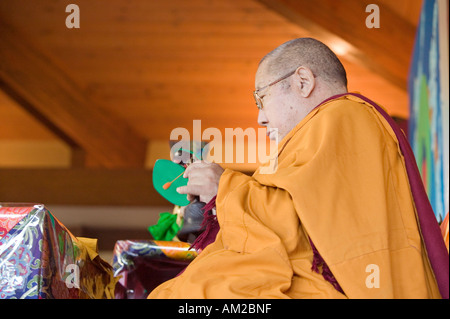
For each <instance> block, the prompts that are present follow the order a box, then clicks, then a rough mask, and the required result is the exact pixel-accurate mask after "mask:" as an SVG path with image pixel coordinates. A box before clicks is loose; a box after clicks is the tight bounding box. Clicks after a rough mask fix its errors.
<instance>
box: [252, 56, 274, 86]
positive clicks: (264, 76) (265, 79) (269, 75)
mask: <svg viewBox="0 0 450 319" xmlns="http://www.w3.org/2000/svg"><path fill="white" fill-rule="evenodd" d="M274 77H275V76H274V74H273V72H271V68H270V66H269V63H268V61H267V60H264V61H263V62H261V64H260V65H259V67H258V70H257V71H256V75H255V89H260V88H262V87H264V86H266V85H267V84H269V83H270V82H271V81H273V79H274Z"/></svg>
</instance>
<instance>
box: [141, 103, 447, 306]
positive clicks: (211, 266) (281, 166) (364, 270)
mask: <svg viewBox="0 0 450 319" xmlns="http://www.w3.org/2000/svg"><path fill="white" fill-rule="evenodd" d="M271 165H274V166H273V167H272V169H273V172H272V173H270V174H269V173H267V172H270V170H269V171H267V170H266V171H264V173H265V174H263V170H262V168H261V169H259V170H257V171H256V172H255V174H254V175H253V176H247V175H244V174H242V173H239V172H234V171H231V170H226V171H225V172H224V174H223V175H222V177H221V180H220V184H219V192H218V194H217V199H216V205H217V218H218V222H219V225H220V231H219V232H218V234H217V237H216V240H215V242H214V243H212V244H210V245H209V246H207V247H206V249H205V250H204V251H203V252H201V253H200V255H199V256H198V257H197V258H196V259H195V260H194V261H193V262H192V263H191V264H190V265H189V266H188V267H187V268H186V270H185V271H184V272H183V273H182V274H181V275H180V276H178V277H176V278H174V279H172V280H169V281H168V282H166V283H163V284H162V285H160V286H159V287H157V288H156V289H155V290H154V291H153V292H152V293H151V294H150V295H149V298H439V297H440V294H439V290H438V287H437V283H436V279H435V277H434V274H433V271H432V269H431V267H430V262H429V260H428V257H427V250H426V249H425V248H424V243H423V238H422V236H421V234H420V229H419V227H418V222H417V213H416V210H415V206H414V201H413V198H412V195H411V190H410V188H409V184H408V177H407V173H406V170H405V163H404V160H403V157H402V154H401V152H400V150H399V145H398V141H397V139H396V138H395V134H394V133H393V132H392V130H391V128H390V126H389V125H388V123H386V121H385V120H384V119H383V118H382V117H381V116H380V114H379V113H378V112H377V111H376V110H375V109H374V108H373V106H371V105H370V104H368V103H365V102H364V101H363V100H360V99H358V98H356V97H354V96H343V97H340V98H337V99H332V100H330V101H328V102H325V103H323V104H321V105H320V106H319V107H317V108H316V109H315V110H313V111H312V112H311V113H310V114H309V115H308V116H307V117H306V118H305V119H304V120H302V121H301V122H300V123H299V124H298V125H297V126H296V127H295V128H294V129H293V130H292V131H291V132H290V133H289V134H288V135H287V136H286V137H285V138H284V139H283V140H282V141H281V142H280V144H279V147H278V153H277V156H276V161H272V162H271ZM310 240H311V241H312V242H313V243H314V245H315V247H316V248H317V250H318V251H319V253H320V255H321V256H322V258H323V259H324V260H325V262H326V263H327V265H328V266H329V268H330V269H331V271H332V273H333V275H334V277H335V278H336V279H337V281H338V283H339V285H340V286H341V288H342V289H343V291H344V294H341V293H340V292H338V291H337V290H336V289H335V288H334V287H333V286H332V285H331V284H330V283H329V282H327V281H325V280H324V279H323V277H322V275H321V274H317V273H315V272H313V271H312V270H311V266H312V260H313V253H312V249H311V246H310Z"/></svg>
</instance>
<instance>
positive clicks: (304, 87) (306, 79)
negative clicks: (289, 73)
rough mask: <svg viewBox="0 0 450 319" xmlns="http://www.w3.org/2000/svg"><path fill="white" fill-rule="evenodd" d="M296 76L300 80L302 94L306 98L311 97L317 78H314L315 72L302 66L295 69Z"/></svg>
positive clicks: (299, 85) (299, 86)
mask: <svg viewBox="0 0 450 319" xmlns="http://www.w3.org/2000/svg"><path fill="white" fill-rule="evenodd" d="M295 76H296V78H297V81H298V88H299V90H300V94H301V95H302V96H303V97H304V98H307V97H309V96H310V95H311V93H312V91H313V90H314V88H315V86H316V79H315V78H314V74H313V73H312V71H311V70H310V69H309V68H307V67H304V66H300V67H298V69H297V70H296V71H295Z"/></svg>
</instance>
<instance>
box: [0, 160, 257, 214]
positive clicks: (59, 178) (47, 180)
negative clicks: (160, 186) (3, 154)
mask: <svg viewBox="0 0 450 319" xmlns="http://www.w3.org/2000/svg"><path fill="white" fill-rule="evenodd" d="M242 172H243V173H245V174H248V175H251V174H252V173H253V172H250V171H245V170H242ZM0 202H13V203H18V202H26V203H41V204H44V205H78V206H80V205H84V206H134V207H137V206H169V207H171V206H172V207H173V204H171V203H170V202H168V201H167V200H166V199H164V198H163V197H162V196H161V195H160V194H159V193H158V192H157V191H156V190H155V188H154V187H153V182H152V171H151V170H149V169H114V170H112V169H90V168H71V169H59V168H58V169H51V168H50V169H47V168H45V169H0Z"/></svg>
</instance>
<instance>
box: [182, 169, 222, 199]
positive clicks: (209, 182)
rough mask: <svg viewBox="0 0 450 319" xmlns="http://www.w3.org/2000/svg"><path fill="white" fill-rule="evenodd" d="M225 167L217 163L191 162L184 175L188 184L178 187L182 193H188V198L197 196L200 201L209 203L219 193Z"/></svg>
mask: <svg viewBox="0 0 450 319" xmlns="http://www.w3.org/2000/svg"><path fill="white" fill-rule="evenodd" d="M223 171H224V169H223V168H222V167H221V166H220V165H218V164H216V163H206V162H195V163H192V164H190V165H189V166H188V167H187V168H186V171H185V172H184V175H183V177H185V178H188V179H189V180H188V183H187V185H186V186H181V187H178V188H177V192H178V193H180V194H188V200H190V201H191V200H193V199H194V197H195V196H199V197H200V201H201V202H204V203H208V202H209V201H210V200H211V199H212V198H213V197H214V196H216V195H217V190H218V188H219V180H220V176H222V173H223Z"/></svg>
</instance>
